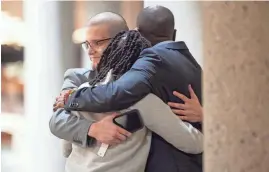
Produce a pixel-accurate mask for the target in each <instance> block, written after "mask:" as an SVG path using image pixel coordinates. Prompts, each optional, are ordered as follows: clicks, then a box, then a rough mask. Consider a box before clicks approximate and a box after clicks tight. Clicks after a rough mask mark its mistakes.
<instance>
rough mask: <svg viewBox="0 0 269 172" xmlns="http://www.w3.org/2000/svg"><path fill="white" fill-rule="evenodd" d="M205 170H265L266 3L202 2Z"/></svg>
mask: <svg viewBox="0 0 269 172" xmlns="http://www.w3.org/2000/svg"><path fill="white" fill-rule="evenodd" d="M201 7H202V14H203V16H202V17H203V34H204V35H203V36H204V38H203V45H204V113H205V115H204V134H205V139H204V140H205V144H204V145H205V153H204V169H205V170H204V171H205V172H268V171H269V3H268V2H203V3H202V5H201Z"/></svg>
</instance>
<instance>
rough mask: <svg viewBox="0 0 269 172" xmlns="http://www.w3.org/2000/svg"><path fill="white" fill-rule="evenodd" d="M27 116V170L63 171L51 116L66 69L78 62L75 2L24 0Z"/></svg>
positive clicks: (61, 157) (25, 153) (43, 171)
mask: <svg viewBox="0 0 269 172" xmlns="http://www.w3.org/2000/svg"><path fill="white" fill-rule="evenodd" d="M24 14H25V16H24V18H25V26H26V28H25V29H26V33H25V34H27V38H28V39H27V41H26V45H25V62H24V71H25V117H26V124H25V125H26V126H25V127H26V130H25V132H24V133H25V135H24V137H23V139H22V140H21V144H22V146H24V154H23V156H22V157H21V160H22V161H23V162H25V163H24V164H25V169H23V170H21V171H27V172H37V171H38V172H63V171H64V165H65V164H64V158H63V156H62V152H61V151H62V147H61V144H60V143H61V142H60V139H58V138H56V137H55V136H53V135H52V134H51V133H50V130H49V119H50V117H51V115H52V105H53V102H54V101H55V97H56V95H59V93H60V88H61V85H62V83H63V74H64V71H65V70H66V69H67V68H71V67H76V62H77V61H78V60H77V58H78V57H76V54H75V47H74V45H73V43H72V39H71V38H72V32H73V27H74V20H73V2H59V1H49V2H48V1H46V2H45V1H25V2H24Z"/></svg>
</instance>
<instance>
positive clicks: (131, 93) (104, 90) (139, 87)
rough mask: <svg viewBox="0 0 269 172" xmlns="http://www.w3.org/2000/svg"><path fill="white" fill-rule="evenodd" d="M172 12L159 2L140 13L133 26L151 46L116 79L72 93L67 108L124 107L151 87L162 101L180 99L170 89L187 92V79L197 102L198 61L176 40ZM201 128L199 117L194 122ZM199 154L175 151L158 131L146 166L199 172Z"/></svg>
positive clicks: (151, 169) (156, 169)
mask: <svg viewBox="0 0 269 172" xmlns="http://www.w3.org/2000/svg"><path fill="white" fill-rule="evenodd" d="M174 25H175V23H174V16H173V14H172V12H171V11H170V10H169V9H167V8H165V7H162V6H154V7H148V8H145V9H143V10H142V12H141V13H140V15H139V17H138V20H137V26H138V30H139V31H140V32H141V34H142V35H143V36H144V37H146V38H147V39H148V40H150V41H151V42H152V43H153V44H154V46H153V47H152V48H149V49H146V50H144V51H143V52H142V53H141V55H140V56H141V58H139V59H138V60H137V61H136V62H135V64H134V65H133V66H132V68H131V69H130V70H129V71H128V72H127V73H125V74H124V75H123V76H121V77H120V78H119V79H118V80H116V81H114V82H110V83H108V84H106V85H102V86H96V87H95V88H82V89H79V90H77V91H75V92H73V93H72V95H71V96H70V97H69V98H68V101H67V102H66V105H65V109H66V110H77V111H89V112H107V111H116V110H121V109H125V108H128V107H129V106H131V105H133V104H134V103H136V102H138V101H139V100H141V99H142V98H143V97H145V96H146V95H147V94H149V93H153V94H155V95H157V96H158V97H159V98H161V99H162V100H163V101H164V102H166V103H168V102H171V101H172V102H178V103H183V102H182V101H181V100H179V99H177V98H176V97H175V96H174V95H173V94H172V92H173V91H178V92H181V93H183V94H184V95H186V96H188V97H189V92H188V85H189V84H191V85H192V87H193V89H194V91H195V92H196V93H197V97H198V99H199V101H200V102H201V73H202V70H201V67H200V66H199V64H198V63H197V62H196V60H195V59H194V58H193V56H192V55H191V53H190V52H189V50H188V47H187V46H186V44H185V43H184V42H174V41H173V39H174V38H175V31H174ZM192 125H193V126H195V127H197V128H198V129H200V130H201V123H199V122H198V123H192ZM201 158H202V155H201V154H198V155H193V154H187V153H183V152H181V151H178V150H177V149H176V148H175V147H173V146H172V145H171V144H169V143H168V142H166V141H165V140H164V139H163V138H162V137H160V136H159V135H157V134H154V135H153V138H152V144H151V153H150V156H149V159H148V164H147V169H146V171H148V172H164V171H169V172H201V171H202V164H201V163H202V159H201Z"/></svg>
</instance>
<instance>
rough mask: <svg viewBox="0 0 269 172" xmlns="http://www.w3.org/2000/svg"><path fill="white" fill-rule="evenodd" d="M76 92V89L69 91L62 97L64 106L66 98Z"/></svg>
mask: <svg viewBox="0 0 269 172" xmlns="http://www.w3.org/2000/svg"><path fill="white" fill-rule="evenodd" d="M75 91H76V89H71V90H69V91H68V92H67V94H66V95H65V96H64V104H66V103H67V102H68V98H69V97H70V96H71V95H72V94H73V93H74V92H75Z"/></svg>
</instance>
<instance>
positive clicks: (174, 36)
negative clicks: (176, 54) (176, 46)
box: [173, 29, 177, 41]
mask: <svg viewBox="0 0 269 172" xmlns="http://www.w3.org/2000/svg"><path fill="white" fill-rule="evenodd" d="M176 36H177V30H176V29H174V33H173V41H176Z"/></svg>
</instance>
